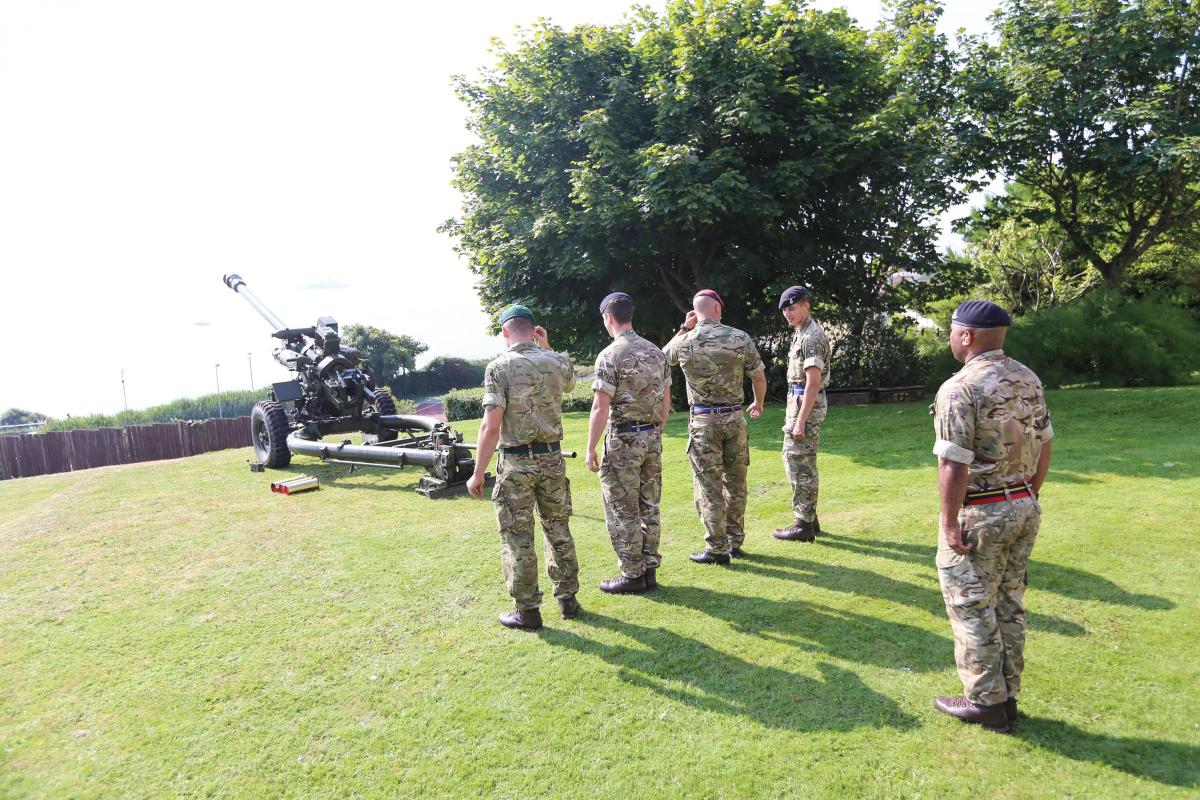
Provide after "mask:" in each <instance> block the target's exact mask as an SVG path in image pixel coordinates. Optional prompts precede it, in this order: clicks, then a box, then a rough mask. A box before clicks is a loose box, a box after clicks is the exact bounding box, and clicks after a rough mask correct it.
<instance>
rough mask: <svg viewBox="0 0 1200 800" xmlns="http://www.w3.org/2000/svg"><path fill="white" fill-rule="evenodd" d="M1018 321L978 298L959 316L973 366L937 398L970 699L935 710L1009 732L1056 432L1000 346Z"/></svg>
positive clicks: (961, 661) (964, 352) (942, 551)
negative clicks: (1032, 559)
mask: <svg viewBox="0 0 1200 800" xmlns="http://www.w3.org/2000/svg"><path fill="white" fill-rule="evenodd" d="M1010 323H1011V319H1010V318H1009V316H1008V314H1007V313H1006V312H1005V311H1004V310H1003V309H1001V308H1000V307H999V306H997V305H995V304H993V303H988V302H986V301H981V300H975V301H970V302H967V303H963V304H962V305H960V306H959V307H958V309H957V310H955V312H954V317H953V321H952V323H951V326H950V348H951V350H952V351H953V353H954V357H955V358H956V359H958V360H959V361H961V362H963V363H964V364H965V366H964V367H963V368H962V369H961V370H959V371H958V372H957V373H955V375H954V376H953V377H951V378H950V379H949V380H948V381H946V382H945V383H944V384H942V387H941V389H939V390H938V394H937V401H936V402H935V403H934V404H933V406H932V410H933V413H934V418H935V421H934V429H935V432H936V435H937V442H936V444H935V445H934V448H933V452H934V453H935V454H936V455H937V456H938V473H939V486H940V492H941V519H940V528H941V536H940V537H939V542H938V551H937V570H938V578H939V580H940V582H941V585H942V597H943V599H944V600H945V603H946V612H947V614H948V615H949V617H950V626H951V628H952V629H953V630H954V660H955V662H956V663H957V665H958V674H959V677H960V678H961V679H962V684H963V691H964V694H963V696H956V697H938V698H936V699H935V700H934V707H935V708H936V709H937V710H938V711H941V712H943V713H945V714H949V715H951V716H954V717H957V718H959V719H961V720H964V721H966V722H973V723H978V724H981V725H983V726H984V727H985V728H987V729H989V730H993V731H997V732H1008V731H1010V730H1012V726H1013V725H1015V724H1016V720H1017V694H1018V692H1020V690H1021V670H1022V669H1023V667H1024V665H1025V659H1024V648H1025V609H1024V607H1023V606H1022V602H1021V601H1022V598H1023V597H1024V594H1025V586H1026V568H1027V565H1028V563H1029V554H1030V552H1031V551H1032V550H1033V543H1034V540H1035V539H1036V538H1037V533H1038V525H1039V523H1040V521H1041V516H1042V512H1041V507H1040V506H1039V505H1038V499H1037V497H1038V493H1039V492H1040V491H1041V487H1042V483H1043V481H1045V479H1046V473H1047V471H1048V470H1049V468H1050V449H1051V440H1052V439H1053V437H1054V430H1053V428H1052V427H1051V425H1050V412H1049V411H1048V410H1047V409H1046V401H1045V397H1044V395H1043V392H1042V384H1041V381H1039V380H1038V377H1037V375H1035V374H1034V373H1033V372H1032V371H1031V370H1030V369H1029V368H1028V367H1026V366H1025V365H1023V364H1021V363H1019V362H1017V361H1015V360H1013V359H1011V358H1009V357H1008V356H1006V355H1004V351H1003V350H1002V349H1001V348H1002V347H1003V344H1004V336H1005V333H1006V332H1007V331H1008V325H1009V324H1010Z"/></svg>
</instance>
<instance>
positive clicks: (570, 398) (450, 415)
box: [442, 381, 592, 422]
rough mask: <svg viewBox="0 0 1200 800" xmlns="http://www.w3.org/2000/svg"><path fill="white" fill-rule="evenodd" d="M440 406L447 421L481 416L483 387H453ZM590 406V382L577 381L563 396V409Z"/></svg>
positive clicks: (586, 408)
mask: <svg viewBox="0 0 1200 800" xmlns="http://www.w3.org/2000/svg"><path fill="white" fill-rule="evenodd" d="M442 406H443V410H444V411H445V414H446V420H447V421H448V422H456V421H458V420H464V419H482V418H483V387H482V386H480V387H477V388H474V389H455V390H454V391H452V392H447V393H446V394H444V395H442ZM591 408H592V384H591V382H590V381H588V382H584V381H578V382H577V383H576V384H575V391H573V392H571V393H570V394H569V395H567V396H565V397H563V411H589V410H591Z"/></svg>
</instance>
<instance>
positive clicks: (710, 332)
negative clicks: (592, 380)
mask: <svg viewBox="0 0 1200 800" xmlns="http://www.w3.org/2000/svg"><path fill="white" fill-rule="evenodd" d="M723 307H724V302H723V301H722V300H721V296H720V295H718V294H717V293H716V292H714V291H713V290H712V289H703V290H701V291H699V292H697V293H696V296H695V297H693V298H692V310H691V311H689V312H688V313H687V318H686V319H685V320H684V322H683V324H682V325H680V326H679V333H677V334H676V336H675V338H674V339H672V340H671V341H670V342H668V343H667V345H666V347H664V348H663V351H664V352H665V353H666V354H667V361H668V363H670V364H671V365H672V366H675V365H676V364H678V365H679V367H680V368H681V369H682V370H683V374H684V377H685V378H687V395H688V404H689V405H690V406H691V413H690V414H689V416H688V445H687V452H688V460H689V461H691V464H692V475H693V479H694V480H693V485H694V492H695V497H696V511H697V512H698V513H699V514H700V519H701V521H702V522H703V523H704V529H705V536H704V542H705V548H704V550H702V551H701V552H699V553H693V554H692V555H691V556H690V558H691V559H692V561H695V562H696V563H698V564H728V563H729V557H730V555H734V556H740V555H741V554H742V549H741V548H742V542H743V541H744V540H745V538H746V531H745V529H744V528H743V519H744V517H745V514H746V467H747V466H749V464H750V444H749V442H748V441H747V439H746V418H745V417H743V416H742V404H743V403H744V402H745V393H744V390H743V388H742V380H743V377H744V376H746V375H749V376H750V378H751V381H752V384H753V387H754V405H752V406H750V416H751V417H753V418H754V419H758V417H760V416H761V415H762V408H763V398H764V396H765V395H766V392H767V378H766V375H765V374H764V368H763V363H762V359H761V358H760V357H759V355H758V348H757V347H755V346H754V340H753V339H751V338H750V335H749V334H747V333H745V332H744V331H740V330H738V329H737V328H732V327H730V326H728V325H723V324H722V323H721V312H722V310H723Z"/></svg>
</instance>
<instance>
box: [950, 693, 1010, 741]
mask: <svg viewBox="0 0 1200 800" xmlns="http://www.w3.org/2000/svg"><path fill="white" fill-rule="evenodd" d="M933 707H934V708H935V709H937V710H938V711H940V712H942V713H943V714H949V715H950V716H952V717H955V718H957V719H960V720H962V721H963V722H970V723H972V724H974V725H982V726H983V729H984V730H987V731H991V732H992V733H1010V732H1011V731H1012V727H1011V726H1010V725H1009V724H1008V715H1007V714H1006V713H1005V712H1004V703H996V704H994V705H990V706H981V705H978V704H976V703H972V702H971V701H970V700H968V699H967V698H965V697H935V698H933Z"/></svg>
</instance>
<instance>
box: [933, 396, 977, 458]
mask: <svg viewBox="0 0 1200 800" xmlns="http://www.w3.org/2000/svg"><path fill="white" fill-rule="evenodd" d="M933 428H934V433H935V435H936V436H937V441H935V442H934V444H933V454H934V455H936V456H937V457H938V458H944V459H946V460H947V461H956V462H958V463H959V464H970V463H972V462H973V461H974V460H975V451H974V450H973V449H972V448H973V447H974V444H975V403H974V401H973V400H972V399H971V396H970V395H969V394H968V393H967V392H966V391H964V390H963V389H962V388H959V387H954V388H949V389H947V388H943V389H942V391H940V392H938V398H937V407H936V410H935V412H934V422H933Z"/></svg>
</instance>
